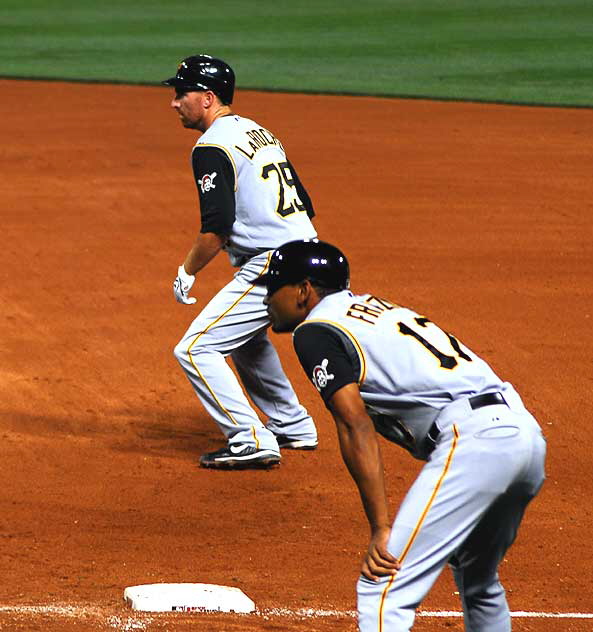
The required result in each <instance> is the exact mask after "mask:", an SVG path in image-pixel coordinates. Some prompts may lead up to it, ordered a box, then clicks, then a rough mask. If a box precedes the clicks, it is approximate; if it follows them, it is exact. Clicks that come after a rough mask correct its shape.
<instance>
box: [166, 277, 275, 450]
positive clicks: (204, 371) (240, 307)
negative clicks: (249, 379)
mask: <svg viewBox="0 0 593 632" xmlns="http://www.w3.org/2000/svg"><path fill="white" fill-rule="evenodd" d="M252 287H253V286H251V285H250V284H249V283H245V282H244V281H242V280H238V279H233V280H232V281H231V282H230V283H229V284H227V286H226V287H225V288H223V289H222V290H221V291H220V292H219V293H218V294H217V295H216V296H215V297H214V298H213V299H212V300H211V301H210V302H209V303H208V304H207V305H206V306H205V307H204V309H203V310H202V312H201V313H200V314H199V315H198V317H197V318H196V319H195V320H194V321H193V322H192V323H191V325H190V326H189V328H188V330H187V331H186V333H185V334H184V336H183V338H182V339H181V341H180V342H179V343H178V344H177V346H176V347H175V357H176V358H177V360H178V361H179V363H180V365H181V367H182V368H183V370H184V372H185V374H186V375H187V377H188V379H189V381H190V383H191V384H192V386H193V388H194V391H195V392H196V394H197V395H198V397H199V399H200V400H201V401H202V403H203V405H204V407H205V408H206V410H207V411H208V413H209V414H210V415H211V416H212V417H213V419H214V420H215V422H216V423H217V424H218V426H219V427H220V429H221V430H222V432H223V433H224V435H225V437H227V439H228V441H229V443H230V444H232V445H237V444H241V446H251V447H254V448H256V449H264V450H272V451H273V452H275V454H276V455H278V454H279V448H278V444H277V441H276V438H275V436H274V434H273V433H272V432H270V431H269V430H267V429H266V427H265V426H264V425H263V424H262V423H261V421H260V420H259V417H258V416H257V414H256V412H255V411H254V410H253V409H252V408H251V406H250V405H249V402H248V400H247V398H246V396H245V393H244V392H243V389H242V387H241V385H240V383H239V381H238V380H237V378H236V376H235V374H234V373H233V371H232V369H231V367H230V366H229V364H228V363H227V356H228V355H229V354H230V353H232V352H233V351H234V350H235V349H237V348H238V347H240V346H241V345H243V344H245V343H246V342H248V341H249V340H250V339H251V338H252V337H253V336H254V335H256V334H257V333H258V332H259V331H261V330H262V329H264V328H265V327H266V326H267V323H268V320H267V314H266V312H265V309H264V306H263V304H262V303H261V300H260V299H259V298H258V297H257V296H254V295H253V293H252V292H251V290H252ZM248 456H249V455H248ZM246 458H247V457H246Z"/></svg>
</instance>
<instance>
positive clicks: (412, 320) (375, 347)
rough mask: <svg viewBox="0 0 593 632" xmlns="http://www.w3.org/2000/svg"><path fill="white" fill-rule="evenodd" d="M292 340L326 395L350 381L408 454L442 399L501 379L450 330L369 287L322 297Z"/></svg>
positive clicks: (490, 387)
mask: <svg viewBox="0 0 593 632" xmlns="http://www.w3.org/2000/svg"><path fill="white" fill-rule="evenodd" d="M332 338H333V342H332ZM324 339H325V340H329V344H326V343H325V342H324ZM294 343H295V348H296V350H297V353H298V355H299V358H300V359H301V362H302V363H303V367H304V368H305V370H306V371H307V373H308V375H309V377H310V379H311V380H312V381H313V384H314V385H315V386H316V388H317V389H318V390H319V391H320V393H321V395H322V396H323V398H324V400H325V401H326V402H327V401H328V400H329V398H330V397H331V395H333V393H334V392H335V391H336V390H338V389H339V388H341V387H342V386H344V385H345V384H347V383H352V382H356V383H357V384H358V386H359V389H360V394H361V397H362V399H363V401H364V402H365V404H366V406H367V410H368V412H369V414H370V416H371V418H372V419H373V421H374V422H375V426H376V429H377V431H378V432H380V433H381V434H382V435H384V436H385V437H386V438H388V439H390V440H392V441H394V442H396V443H399V444H400V445H402V446H403V447H405V448H406V449H408V450H409V451H410V452H411V453H412V454H414V455H415V456H418V453H419V452H420V448H421V445H420V444H421V442H422V441H423V439H424V438H425V436H426V433H427V432H428V430H429V428H430V426H431V424H432V422H433V421H434V420H435V418H436V417H437V416H438V414H439V412H440V410H441V409H442V408H444V407H445V406H447V404H450V403H451V402H452V401H454V400H456V399H458V398H461V397H467V396H470V395H475V394H476V393H481V392H484V391H490V390H497V389H501V388H502V387H503V382H502V381H501V380H500V378H499V377H498V376H497V375H496V374H495V373H494V372H493V371H492V369H491V368H490V367H489V366H488V364H486V362H484V361H483V360H482V359H480V358H479V357H478V356H477V355H475V354H474V353H473V352H472V351H470V350H469V349H468V348H467V347H465V346H464V345H462V344H461V343H460V342H459V341H458V340H457V339H456V338H455V337H454V336H453V335H451V334H449V333H446V332H444V331H443V330H441V329H440V328H439V327H437V326H436V325H435V324H434V323H432V322H431V321H430V320H428V319H427V318H424V317H422V316H420V315H419V314H417V313H415V312H413V311H412V310H410V309H407V308H404V307H399V306H397V305H394V304H392V303H390V302H388V301H386V300H384V299H380V298H377V297H376V296H372V295H370V294H364V295H362V296H356V295H353V294H352V293H351V292H350V291H348V290H344V291H342V292H339V293H336V294H331V295H329V296H327V297H325V298H324V299H323V300H322V301H321V302H320V303H319V304H318V305H317V306H316V307H315V308H314V309H313V310H312V311H311V313H310V314H309V316H308V317H307V320H305V321H304V323H302V324H301V325H299V327H298V328H297V329H296V330H295V333H294Z"/></svg>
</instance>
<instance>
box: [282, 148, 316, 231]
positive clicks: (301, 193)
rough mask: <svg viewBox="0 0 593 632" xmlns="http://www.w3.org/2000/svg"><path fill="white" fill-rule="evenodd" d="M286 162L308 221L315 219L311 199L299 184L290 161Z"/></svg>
mask: <svg viewBox="0 0 593 632" xmlns="http://www.w3.org/2000/svg"><path fill="white" fill-rule="evenodd" d="M287 162H288V167H289V168H290V171H291V172H292V177H293V180H294V185H295V187H296V190H297V193H298V196H299V199H300V201H301V202H302V203H303V204H304V205H305V209H306V211H307V215H308V217H309V219H313V218H314V217H315V209H314V208H313V202H312V201H311V198H310V196H309V194H308V193H307V189H305V187H304V186H303V183H302V182H301V179H300V178H299V174H298V173H297V172H296V170H295V168H294V167H293V166H292V164H291V162H290V160H288V159H287Z"/></svg>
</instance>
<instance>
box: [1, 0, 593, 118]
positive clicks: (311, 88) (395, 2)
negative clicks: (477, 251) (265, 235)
mask: <svg viewBox="0 0 593 632" xmlns="http://www.w3.org/2000/svg"><path fill="white" fill-rule="evenodd" d="M197 52H208V53H210V54H213V55H216V56H219V57H222V58H223V59H225V60H226V61H228V62H229V63H230V64H231V65H232V66H233V67H234V69H235V71H236V74H237V83H238V86H239V87H242V88H259V89H270V90H288V91H303V92H336V93H352V94H375V95H386V96H387V95H388V96H410V97H421V96H428V97H434V98H445V99H474V100H486V101H509V102H520V103H542V104H565V105H578V106H592V105H593V2H592V1H591V0H555V1H552V0H507V1H504V0H448V1H447V0H414V1H411V0H391V1H388V0H368V1H367V2H364V1H361V0H331V1H330V0H315V1H314V0H304V1H299V0H292V1H287V0H276V1H275V2H270V1H265V0H261V1H257V2H255V1H253V0H247V1H243V2H240V1H238V0H218V1H217V2H212V1H209V2H202V1H199V2H196V1H192V0H187V1H186V2H181V1H180V0H158V1H156V0H147V1H144V2H140V1H138V0H119V1H117V2H115V1H105V0H95V1H94V2H91V1H90V0H2V3H1V4H0V76H4V77H33V78H50V79H71V80H81V79H82V80H92V81H115V82H126V83H148V84H151V83H158V82H159V80H160V79H163V78H165V77H167V76H170V75H171V74H172V73H173V72H174V70H175V68H176V65H177V62H178V61H179V60H180V59H181V58H183V57H185V56H187V55H189V54H193V53H197Z"/></svg>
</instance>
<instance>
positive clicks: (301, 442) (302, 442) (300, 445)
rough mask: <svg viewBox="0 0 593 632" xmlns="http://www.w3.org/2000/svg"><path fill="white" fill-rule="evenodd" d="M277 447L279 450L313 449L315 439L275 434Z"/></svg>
mask: <svg viewBox="0 0 593 632" xmlns="http://www.w3.org/2000/svg"><path fill="white" fill-rule="evenodd" d="M276 441H278V447H279V448H280V449H281V450H315V449H316V448H317V439H298V438H291V437H285V436H284V435H277V436H276Z"/></svg>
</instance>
